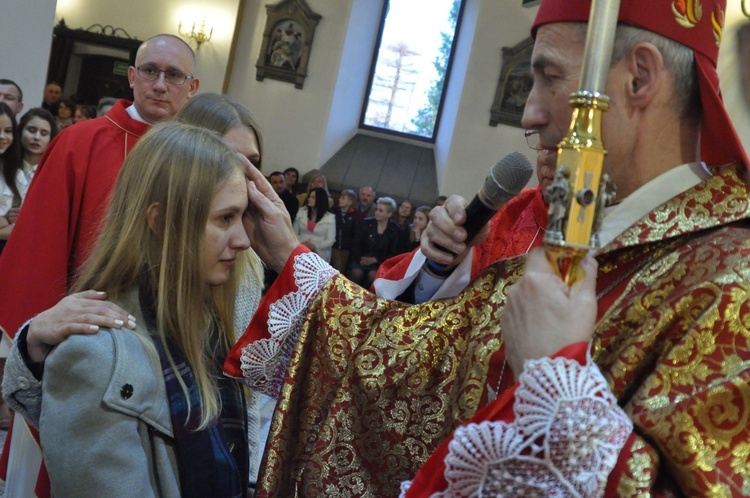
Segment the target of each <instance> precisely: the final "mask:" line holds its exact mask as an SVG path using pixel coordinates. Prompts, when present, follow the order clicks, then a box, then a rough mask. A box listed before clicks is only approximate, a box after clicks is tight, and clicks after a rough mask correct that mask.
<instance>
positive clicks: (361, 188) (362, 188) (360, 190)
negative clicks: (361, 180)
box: [359, 185, 378, 195]
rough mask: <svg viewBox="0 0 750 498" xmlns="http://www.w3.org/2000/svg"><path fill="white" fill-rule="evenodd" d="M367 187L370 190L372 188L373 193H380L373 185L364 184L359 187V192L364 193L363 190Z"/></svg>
mask: <svg viewBox="0 0 750 498" xmlns="http://www.w3.org/2000/svg"><path fill="white" fill-rule="evenodd" d="M366 188H369V189H370V190H372V193H373V194H374V195H378V192H377V191H376V190H375V189H374V188H373V187H371V186H369V185H364V186H362V187H359V193H360V194H361V193H362V191H363V190H364V189H366Z"/></svg>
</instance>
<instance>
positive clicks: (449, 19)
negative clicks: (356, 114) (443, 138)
mask: <svg viewBox="0 0 750 498" xmlns="http://www.w3.org/2000/svg"><path fill="white" fill-rule="evenodd" d="M462 11H463V0H385V5H384V7H383V16H382V20H381V24H380V31H379V33H378V43H377V45H376V47H375V54H374V56H373V60H372V66H371V69H370V78H369V80H368V83H367V93H366V95H365V102H364V104H363V107H362V116H361V118H360V128H364V129H368V130H377V131H382V132H384V133H389V134H396V135H400V136H405V137H409V138H414V139H418V140H423V141H427V142H434V141H435V136H436V134H437V130H438V126H439V124H440V112H441V109H442V105H443V94H444V90H445V89H446V88H447V84H448V81H449V77H450V68H451V60H452V58H453V53H454V51H455V50H454V47H455V43H454V42H455V40H456V39H457V38H458V30H459V26H460V24H461V13H462Z"/></svg>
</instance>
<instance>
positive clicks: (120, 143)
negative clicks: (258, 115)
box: [0, 100, 149, 496]
mask: <svg viewBox="0 0 750 498" xmlns="http://www.w3.org/2000/svg"><path fill="white" fill-rule="evenodd" d="M130 105H131V103H130V102H128V101H126V100H118V101H117V102H116V103H115V105H114V106H113V107H112V108H111V109H110V110H109V112H107V114H106V115H105V116H104V117H102V118H99V119H92V120H89V121H85V122H83V123H79V124H77V125H75V126H71V127H69V128H66V129H65V130H64V131H63V132H62V133H60V135H59V136H58V137H56V138H55V140H53V141H52V143H50V145H49V147H47V150H46V151H45V153H44V156H42V159H41V161H40V163H39V166H38V167H37V170H36V173H35V174H34V179H33V180H32V182H31V185H30V187H29V191H28V193H27V195H26V199H25V202H24V204H23V209H21V213H20V216H19V218H18V222H17V223H16V226H15V227H14V228H13V232H12V234H11V237H10V238H9V240H8V243H7V245H6V246H5V249H4V250H3V252H2V255H0V302H1V303H3V305H2V307H0V330H2V332H3V335H4V336H5V337H4V339H3V340H8V339H10V340H12V339H13V338H14V337H15V335H16V332H17V331H18V329H19V328H20V327H21V325H23V323H24V322H26V320H28V319H30V318H32V317H33V316H34V315H36V314H37V313H40V312H42V311H44V310H46V309H48V308H50V307H52V306H54V305H55V304H56V303H57V302H58V301H59V300H60V299H62V298H63V297H64V296H65V295H66V294H67V293H68V289H69V287H70V285H71V283H72V282H71V280H72V278H73V276H74V273H75V271H76V270H77V269H78V268H79V267H80V266H81V264H82V263H83V262H84V261H85V259H86V257H87V255H88V253H89V251H90V250H91V247H92V246H93V243H94V241H95V239H96V235H97V233H98V231H99V225H100V223H101V221H102V219H103V217H104V214H105V213H106V211H107V206H108V205H109V196H110V192H111V191H112V188H113V187H114V184H115V180H116V179H117V175H118V173H119V172H120V168H121V167H122V163H123V162H124V161H125V156H126V155H127V154H128V153H129V152H130V150H131V149H132V148H133V146H134V145H135V143H136V142H137V141H138V139H139V138H140V137H141V135H143V134H144V133H145V132H146V131H147V130H148V128H149V125H147V124H145V123H142V122H140V121H136V120H134V119H133V118H131V117H130V116H129V115H128V112H127V110H126V108H127V107H128V106H130ZM32 431H33V429H32ZM33 433H34V434H35V435H36V431H33ZM11 440H12V431H11V432H9V433H8V437H7V440H6V444H5V447H4V449H3V457H2V460H0V474H1V475H2V477H3V478H4V479H5V478H6V477H7V476H6V472H7V459H8V453H9V448H10V441H11ZM40 478H41V476H40ZM45 481H46V479H45ZM40 485H41V486H40ZM40 485H38V487H37V495H38V496H48V495H49V489H48V484H47V483H45V484H41V482H40ZM40 487H41V489H40Z"/></svg>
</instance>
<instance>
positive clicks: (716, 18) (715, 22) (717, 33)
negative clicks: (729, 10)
mask: <svg viewBox="0 0 750 498" xmlns="http://www.w3.org/2000/svg"><path fill="white" fill-rule="evenodd" d="M724 21H725V17H724V11H723V10H722V9H721V6H720V5H717V6H716V8H715V9H714V11H713V12H711V27H712V28H713V34H714V40H716V46H721V35H722V33H723V31H724Z"/></svg>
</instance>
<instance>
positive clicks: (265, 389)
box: [240, 252, 338, 398]
mask: <svg viewBox="0 0 750 498" xmlns="http://www.w3.org/2000/svg"><path fill="white" fill-rule="evenodd" d="M293 271H294V283H295V286H296V287H297V290H295V291H293V292H290V293H288V294H285V295H284V296H282V297H281V298H280V299H278V300H277V301H275V302H274V303H272V304H271V305H270V306H269V311H268V330H269V332H270V334H271V337H270V338H264V339H260V340H258V341H254V342H251V343H250V344H248V345H247V346H245V347H244V348H242V355H241V356H240V368H241V369H242V375H243V376H244V378H245V381H246V382H247V384H248V385H250V386H251V387H252V388H253V389H255V390H257V391H259V392H262V393H263V394H265V395H267V396H271V397H273V398H277V397H278V395H279V392H280V390H281V384H282V382H283V381H284V375H285V373H286V367H287V365H288V364H289V360H290V359H291V357H292V351H294V345H295V343H296V342H297V336H298V335H299V332H300V330H301V329H302V324H303V323H304V321H305V316H306V315H307V310H308V308H309V307H310V303H311V302H312V301H313V299H315V297H316V296H317V295H318V293H319V292H320V289H322V288H323V286H324V285H325V284H326V283H327V282H328V280H330V279H331V278H332V277H333V276H334V275H336V274H338V271H336V270H335V269H333V268H332V267H331V265H329V264H328V263H326V262H325V261H324V260H323V259H322V258H321V257H320V256H318V255H317V254H315V253H313V252H306V253H303V254H299V255H297V256H295V257H294V263H293Z"/></svg>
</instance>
